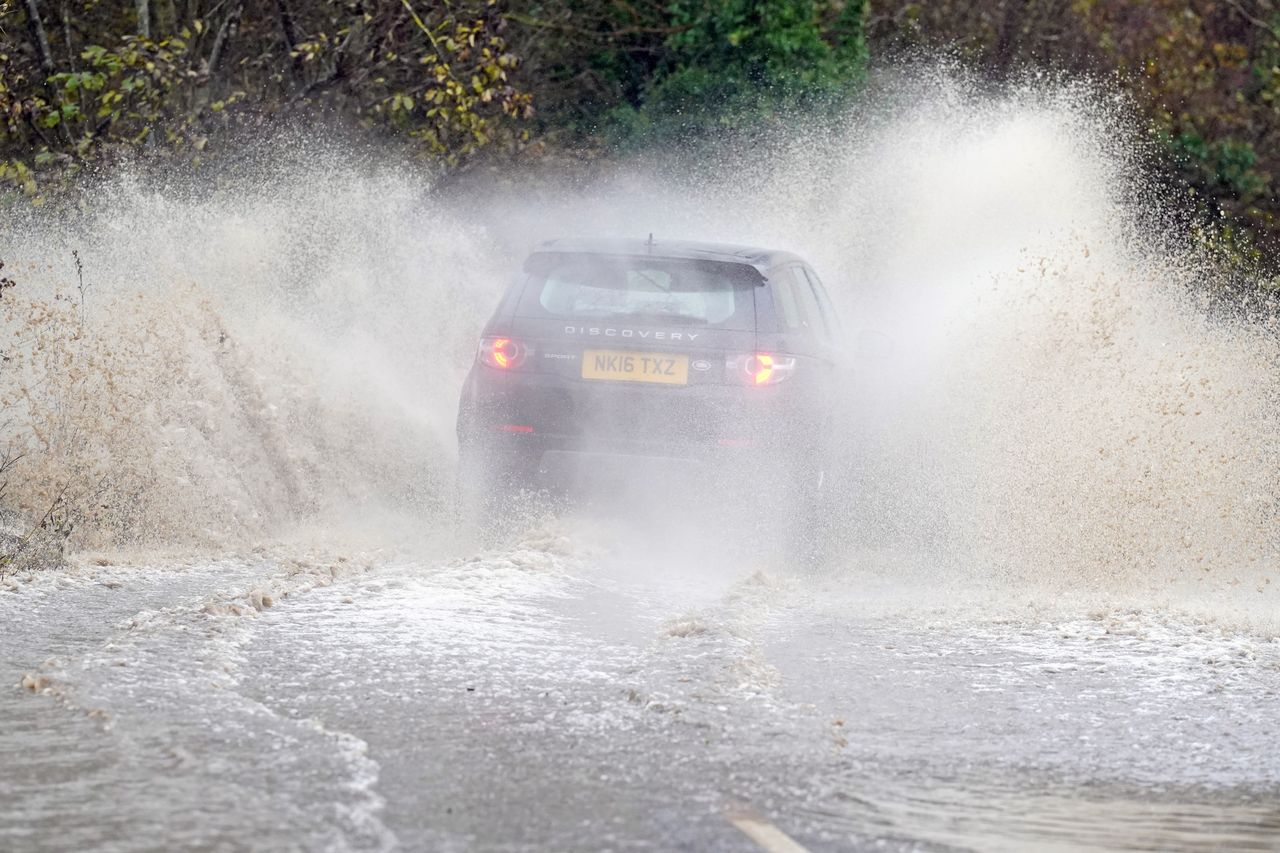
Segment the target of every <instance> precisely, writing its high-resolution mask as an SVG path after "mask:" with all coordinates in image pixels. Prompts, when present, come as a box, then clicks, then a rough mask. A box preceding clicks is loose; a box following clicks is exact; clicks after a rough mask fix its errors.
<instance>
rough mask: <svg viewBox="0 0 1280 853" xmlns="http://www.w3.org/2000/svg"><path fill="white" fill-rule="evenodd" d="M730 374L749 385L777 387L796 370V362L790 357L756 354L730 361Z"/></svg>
mask: <svg viewBox="0 0 1280 853" xmlns="http://www.w3.org/2000/svg"><path fill="white" fill-rule="evenodd" d="M728 368H729V373H730V375H736V376H737V377H738V379H739V381H742V382H746V383H747V384H748V385H776V384H777V383H779V382H781V381H782V380H784V379H786V378H787V377H789V376H790V375H791V373H792V372H793V371H794V370H795V369H796V360H795V358H794V357H793V356H789V355H774V354H773V353H767V352H754V353H748V354H747V355H740V356H736V357H733V358H730V359H729V364H728Z"/></svg>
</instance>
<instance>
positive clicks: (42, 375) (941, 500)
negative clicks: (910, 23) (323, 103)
mask: <svg viewBox="0 0 1280 853" xmlns="http://www.w3.org/2000/svg"><path fill="white" fill-rule="evenodd" d="M899 77H900V78H901V79H898V78H893V79H890V80H889V84H888V85H885V86H882V89H883V91H882V92H881V93H880V94H879V95H877V96H875V97H878V98H879V100H876V99H875V98H874V97H873V98H870V99H869V101H868V103H867V104H866V105H865V107H864V108H863V109H861V110H860V111H857V112H855V114H852V115H850V116H849V117H847V120H841V121H838V122H835V125H837V126H826V127H825V128H824V129H821V130H819V129H814V131H813V132H812V133H809V132H804V131H802V130H800V129H797V130H796V132H795V133H794V134H791V135H790V136H789V137H788V138H781V137H783V136H787V134H784V133H781V129H780V133H779V138H774V139H769V140H758V142H759V144H758V145H752V146H751V147H749V148H747V149H745V150H727V151H726V152H724V156H723V157H718V158H704V159H703V160H702V161H700V162H697V163H693V164H690V163H688V162H684V163H679V162H677V163H675V164H674V165H672V164H668V163H665V162H662V161H659V160H654V161H651V162H648V163H630V164H628V163H616V164H613V166H612V167H608V168H606V167H605V166H603V165H601V166H600V167H599V168H598V169H596V168H595V167H592V169H591V170H589V172H590V174H589V175H588V174H586V173H585V172H574V171H570V172H569V173H568V174H564V175H561V174H558V173H556V174H548V173H546V172H544V173H541V174H533V175H523V174H515V173H513V174H510V175H504V176H502V178H501V180H493V181H487V179H486V178H485V177H484V175H485V174H487V173H482V172H477V173H475V175H473V177H472V178H471V179H470V183H468V182H467V181H462V182H460V183H458V184H455V185H454V187H453V188H452V189H447V188H442V187H440V185H439V184H438V183H437V182H436V181H435V180H434V176H433V175H430V174H425V173H424V172H423V170H422V169H421V168H418V167H416V166H414V165H413V164H409V163H404V162H388V161H387V160H386V159H385V157H384V155H373V154H370V153H368V152H358V151H352V150H350V149H349V148H347V147H344V146H343V145H341V144H328V143H324V142H323V141H318V140H315V139H311V138H309V137H308V138H306V139H303V138H301V137H298V138H292V139H291V138H287V137H286V138H283V139H281V140H277V141H276V142H275V143H262V144H255V145H254V146H250V147H248V148H247V149H246V153H245V156H244V157H243V158H242V163H243V169H242V171H241V172H236V171H235V170H233V169H229V170H228V171H227V172H226V173H222V174H219V175H218V176H217V179H216V180H204V179H202V178H201V176H198V175H197V176H195V177H190V176H187V177H183V176H174V175H167V176H156V175H152V174H149V173H147V172H146V171H145V170H141V171H139V170H130V169H129V168H125V167H122V168H121V169H120V170H119V171H118V172H115V173H112V174H111V175H105V176H102V177H101V179H100V180H99V182H98V183H97V184H95V185H94V186H93V187H89V188H87V189H86V191H85V194H84V197H83V198H82V199H81V202H82V204H81V205H80V206H79V209H78V212H77V213H76V214H75V215H72V216H60V215H59V214H58V213H57V212H56V211H49V210H44V211H38V210H31V209H27V208H23V209H21V210H15V211H4V214H5V215H4V216H0V238H3V242H4V246H3V249H4V252H5V255H4V258H3V260H4V261H5V263H6V266H5V274H6V275H9V276H12V277H13V279H14V280H15V281H16V282H17V284H16V286H15V287H14V288H12V289H9V290H6V292H5V299H4V301H3V302H2V303H0V337H2V339H3V340H4V341H5V352H4V364H3V369H0V429H3V430H4V435H3V436H2V437H0V438H2V440H3V446H0V452H6V451H11V452H13V453H14V454H15V455H17V454H25V455H24V456H23V458H22V462H21V466H20V467H16V468H15V469H14V470H13V471H12V472H11V474H10V477H9V484H8V488H7V490H6V491H5V499H6V501H7V502H8V503H9V504H11V507H10V508H12V509H16V510H18V511H20V512H22V513H24V514H26V515H29V516H31V517H32V518H40V517H41V516H42V514H44V513H45V512H46V510H47V509H48V508H49V507H50V506H54V507H55V508H57V509H58V510H59V512H60V513H61V514H63V515H65V516H66V518H61V517H60V521H65V522H67V523H68V524H69V523H70V522H74V533H73V537H72V540H71V543H70V544H71V547H72V549H73V560H72V566H71V567H70V568H67V569H65V570H59V571H51V572H46V573H43V574H37V575H35V576H33V577H31V578H25V577H20V578H16V579H6V580H4V581H0V723H2V725H0V850H6V851H7V850H20V851H27V850H31V851H53V850H65V849H101V850H107V851H126V850H154V849H166V850H167V849H201V850H206V849H207V850H242V849H272V850H276V849H286V850H288V849H301V850H382V849H392V848H396V847H399V848H401V849H407V850H419V849H426V850H534V849H538V850H541V849H551V850H604V849H616V850H624V849H625V850H631V849H656V850H671V849H686V850H699V851H701V850H751V849H754V848H756V847H760V846H763V847H766V848H768V849H770V850H774V851H782V850H792V851H794V850H795V849H797V847H800V848H803V849H811V850H848V849H886V850H947V849H979V850H1014V851H1021V850H1027V849H1036V850H1041V849H1044V850H1054V849H1059V850H1095V849H1123V850H1132V849H1152V850H1224V849H1229V850H1244V849H1254V850H1280V807H1278V806H1277V803H1280V797H1278V796H1277V795H1278V794H1280V731H1278V729H1280V642H1277V639H1276V638H1277V637H1278V636H1280V582H1277V581H1278V580H1280V523H1278V520H1280V473H1278V472H1280V444H1277V442H1276V436H1277V435H1278V434H1280V334H1278V332H1280V325H1278V321H1277V316H1280V314H1278V313H1277V312H1276V311H1275V308H1274V306H1272V307H1270V308H1268V307H1266V306H1265V305H1264V304H1263V303H1264V300H1263V299H1262V297H1261V296H1260V295H1259V294H1261V292H1262V291H1261V290H1260V289H1259V288H1257V287H1252V285H1250V283H1249V282H1241V281H1239V280H1236V279H1238V278H1239V277H1238V276H1237V277H1236V279H1233V278H1232V277H1231V276H1229V275H1226V274H1224V273H1223V272H1222V271H1221V270H1220V269H1219V268H1218V267H1217V265H1216V264H1215V261H1214V256H1213V253H1212V251H1211V247H1210V248H1209V249H1206V248H1205V247H1203V246H1199V245H1187V242H1188V241H1187V240H1186V239H1185V230H1184V229H1179V228H1171V227H1170V225H1169V223H1178V222H1182V221H1184V220H1185V216H1184V214H1185V213H1186V211H1184V210H1182V209H1181V208H1180V205H1182V204H1183V202H1184V201H1185V200H1183V199H1171V198H1169V197H1168V196H1167V195H1166V194H1163V193H1162V191H1161V190H1160V189H1159V188H1158V187H1153V186H1151V184H1150V182H1149V181H1148V180H1147V179H1146V177H1145V176H1146V175H1147V174H1148V172H1147V170H1146V169H1145V163H1146V160H1145V159H1144V158H1148V157H1149V155H1150V154H1151V152H1150V151H1149V150H1148V148H1149V145H1150V142H1149V138H1148V136H1147V135H1146V134H1145V131H1144V130H1143V129H1142V128H1141V127H1137V126H1135V124H1134V123H1133V121H1132V116H1131V115H1128V114H1126V112H1125V108H1124V106H1123V104H1119V105H1118V104H1117V102H1116V100H1115V99H1114V98H1111V97H1109V96H1108V95H1107V93H1105V92H1099V91H1097V90H1096V89H1093V88H1090V87H1088V86H1057V85H1053V84H1049V83H1045V82H1044V81H1031V82H1029V83H1027V84H1025V85H1022V86H1013V87H1011V88H1010V90H1009V91H1007V92H1003V93H992V92H990V90H989V87H987V86H985V85H982V84H975V83H974V82H973V81H965V80H964V79H963V76H962V75H960V76H959V77H957V75H955V74H954V73H951V72H947V71H945V70H944V71H942V72H939V73H933V74H930V73H927V72H925V73H921V74H919V75H917V76H915V77H912V76H911V75H910V74H906V73H903V74H901V75H899ZM655 156H656V155H655ZM553 171H554V170H553ZM650 233H655V235H656V236H655V239H656V240H657V241H658V243H659V244H661V243H663V242H664V241H666V240H671V239H688V240H708V241H718V242H730V243H745V244H752V245H760V246H768V247H773V248H777V249H782V250H789V251H794V252H796V253H797V254H799V255H802V256H803V257H805V258H806V259H807V260H809V261H810V262H811V263H812V264H813V265H814V267H815V268H816V269H817V270H818V272H819V274H820V275H821V276H822V277H823V279H824V280H825V282H826V286H827V288H828V289H829V290H830V291H831V294H832V297H833V300H834V301H835V303H836V304H837V305H838V307H839V308H840V309H841V312H842V316H843V318H844V321H845V327H846V332H847V335H846V336H845V337H846V338H847V340H846V341H845V342H846V343H850V344H852V343H853V342H855V341H856V339H857V337H858V334H859V332H861V331H862V330H872V331H876V332H879V333H881V335H882V337H884V338H886V339H887V340H888V341H889V342H890V344H891V345H890V346H888V347H886V348H885V350H886V351H885V352H884V353H882V357H881V358H880V359H879V360H873V359H871V358H867V359H865V360H860V361H859V362H858V363H857V364H856V365H855V366H854V370H853V372H852V373H851V375H850V379H849V383H848V385H849V387H847V388H841V389H839V390H838V392H837V393H839V394H841V395H848V398H849V399H847V400H845V401H844V402H847V403H850V406H849V407H848V410H849V411H850V412H855V413H856V414H855V415H853V416H852V419H853V420H854V421H856V423H849V424H842V425H841V426H842V428H846V429H847V435H846V436H845V439H846V440H845V442H844V443H845V444H846V445H847V446H848V448H850V449H852V450H854V451H856V453H855V455H856V456H857V458H858V463H857V471H856V472H855V473H856V479H857V487H856V488H854V489H851V490H850V491H848V492H846V493H845V494H843V495H842V497H841V500H840V501H838V502H837V503H836V505H834V506H833V507H832V508H831V510H830V512H831V519H830V524H829V525H827V526H828V527H829V528H830V531H831V535H832V537H833V542H834V545H833V547H832V549H831V552H830V553H831V556H832V558H833V560H832V563H831V565H829V566H827V567H826V568H825V569H824V570H822V571H805V570H801V569H800V568H798V567H797V565H796V561H794V560H792V559H789V558H788V555H787V554H786V553H778V551H777V549H776V548H774V547H771V546H770V544H769V538H770V536H769V534H770V532H771V531H770V521H771V519H770V517H769V516H767V515H765V516H751V515H746V516H745V517H741V518H736V519H735V521H734V523H736V524H738V525H739V527H740V528H741V529H744V530H747V531H751V532H753V533H763V534H764V535H763V536H762V537H745V536H744V537H738V536H736V535H733V534H732V532H730V531H726V530H724V529H722V527H721V525H720V522H719V521H713V522H712V523H706V521H707V518H711V519H717V518H722V517H724V516H728V515H731V513H729V512H727V511H725V508H724V507H721V506H717V505H715V503H714V502H711V503H710V504H708V505H703V506H701V507H699V509H700V510H702V512H703V518H702V519H701V521H700V520H699V519H698V518H697V517H696V516H694V515H689V516H685V515H683V514H681V513H680V511H679V510H678V508H676V507H674V506H672V504H673V503H678V501H670V500H668V498H669V494H665V493H661V492H660V493H659V494H657V495H656V496H653V498H652V499H650V500H647V501H631V502H628V501H625V500H624V501H621V502H620V505H616V506H614V507H613V508H612V509H611V510H608V511H602V510H601V508H600V507H594V508H593V507H583V508H581V509H582V511H581V512H580V513H561V515H560V516H559V517H551V518H547V519H541V518H536V517H535V518H533V519H531V520H529V521H528V523H527V524H523V523H522V524H518V525H516V526H515V529H514V530H513V531H512V532H513V536H512V537H511V538H510V539H509V540H507V541H505V543H504V544H502V545H501V546H499V547H494V548H489V549H487V550H486V549H485V548H481V547H478V546H476V545H475V544H471V543H468V542H467V541H465V539H463V538H461V537H455V535H454V533H453V532H451V529H450V522H449V520H448V519H450V518H451V516H452V509H453V508H452V506H451V497H450V496H451V494H452V482H453V469H454V465H455V461H456V452H455V451H456V448H455V447H454V435H453V429H454V416H455V413H456V404H457V399H458V389H459V387H460V385H461V382H462V377H463V375H464V374H465V371H466V370H467V368H468V366H469V364H470V362H471V360H472V359H473V358H474V354H475V345H476V340H477V337H478V335H479V334H480V330H481V328H482V326H483V324H484V321H485V319H486V317H487V316H488V314H489V312H490V311H491V310H492V309H493V307H494V305H495V304H497V302H498V300H499V299H500V296H501V293H502V292H503V289H504V287H505V286H506V285H507V283H508V282H509V281H510V280H511V277H512V276H513V275H514V274H516V273H517V271H518V270H519V269H520V264H521V261H522V259H523V258H524V257H525V255H526V254H527V252H528V251H529V250H530V249H531V248H532V247H534V246H535V245H537V244H538V242H539V241H541V240H544V239H552V238H558V237H565V236H602V237H643V236H645V235H647V234H650ZM1242 293H1249V294H1253V296H1251V297H1250V298H1249V299H1245V298H1242V297H1241V296H1240V294H1242ZM1233 294H1234V295H1233ZM1255 297H1256V298H1255ZM668 491H669V492H670V491H674V490H673V489H670V488H669V489H668ZM406 528H407V530H406ZM260 543H265V544H260Z"/></svg>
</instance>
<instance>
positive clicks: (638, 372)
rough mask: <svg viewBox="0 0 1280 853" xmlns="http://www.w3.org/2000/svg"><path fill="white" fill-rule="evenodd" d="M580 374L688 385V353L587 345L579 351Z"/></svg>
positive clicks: (596, 377)
mask: <svg viewBox="0 0 1280 853" xmlns="http://www.w3.org/2000/svg"><path fill="white" fill-rule="evenodd" d="M582 378H583V379H613V380H620V381H623V382H665V383H666V384H668V385H687V384H688V383H689V356H687V355H670V354H668V353H661V352H628V351H625V350H608V349H589V350H587V351H586V352H584V353H583V354H582Z"/></svg>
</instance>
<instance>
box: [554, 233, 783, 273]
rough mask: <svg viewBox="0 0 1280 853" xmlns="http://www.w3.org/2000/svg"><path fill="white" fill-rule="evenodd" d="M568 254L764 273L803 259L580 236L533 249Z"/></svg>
mask: <svg viewBox="0 0 1280 853" xmlns="http://www.w3.org/2000/svg"><path fill="white" fill-rule="evenodd" d="M542 252H565V253H573V254H594V255H652V256H654V257H657V258H673V259H677V260H698V261H720V262H722V263H733V264H747V265H749V266H753V267H755V268H756V269H757V270H759V271H760V272H762V273H763V272H764V271H765V270H767V269H769V268H770V267H774V266H777V265H778V264H780V263H787V262H798V261H800V260H801V259H800V258H799V257H798V256H797V255H793V254H791V253H790V252H780V251H777V250H775V249H761V248H757V247H754V246H735V245H731V244H727V243H699V242H694V241H692V240H655V239H653V238H652V237H650V238H649V239H648V240H636V239H610V238H600V237H577V238H572V239H560V240H548V241H547V242H545V243H542V244H541V245H539V246H538V247H537V248H536V249H534V253H535V254H536V253H542Z"/></svg>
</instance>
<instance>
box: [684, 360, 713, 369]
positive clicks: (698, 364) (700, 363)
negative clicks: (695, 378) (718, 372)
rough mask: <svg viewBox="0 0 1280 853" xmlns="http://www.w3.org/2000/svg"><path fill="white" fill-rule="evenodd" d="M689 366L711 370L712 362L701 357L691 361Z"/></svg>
mask: <svg viewBox="0 0 1280 853" xmlns="http://www.w3.org/2000/svg"><path fill="white" fill-rule="evenodd" d="M689 366H690V367H692V368H693V369H694V370H710V369H711V362H709V361H705V360H703V359H701V358H699V359H697V360H695V361H693V362H690V364H689Z"/></svg>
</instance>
